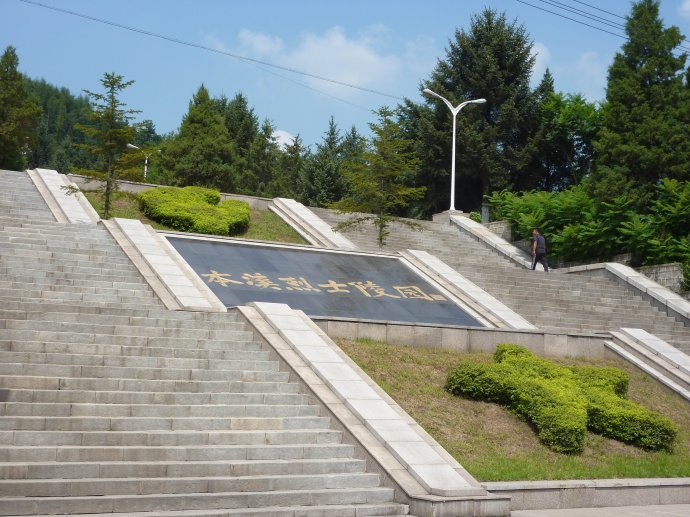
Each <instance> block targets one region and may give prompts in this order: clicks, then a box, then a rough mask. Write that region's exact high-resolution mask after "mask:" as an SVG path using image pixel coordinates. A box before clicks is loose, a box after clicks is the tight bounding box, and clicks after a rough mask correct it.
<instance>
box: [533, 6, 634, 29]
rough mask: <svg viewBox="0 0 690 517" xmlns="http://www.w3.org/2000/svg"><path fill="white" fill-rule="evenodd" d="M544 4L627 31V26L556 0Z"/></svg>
mask: <svg viewBox="0 0 690 517" xmlns="http://www.w3.org/2000/svg"><path fill="white" fill-rule="evenodd" d="M540 1H541V2H542V3H544V4H549V5H553V6H554V7H556V8H558V9H563V10H564V11H568V12H571V13H573V14H576V15H577V16H582V17H584V18H588V19H590V20H593V21H595V22H597V23H603V24H604V25H608V26H609V27H613V28H614V29H623V30H625V26H624V25H622V24H620V23H617V22H612V21H611V20H608V19H606V18H604V17H602V16H597V15H596V14H592V13H589V12H587V11H583V10H582V9H578V8H576V7H571V6H569V5H567V4H564V3H563V2H557V1H555V0H540Z"/></svg>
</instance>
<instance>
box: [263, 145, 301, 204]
mask: <svg viewBox="0 0 690 517" xmlns="http://www.w3.org/2000/svg"><path fill="white" fill-rule="evenodd" d="M307 151H308V150H307V149H305V147H304V145H303V144H302V138H301V137H300V135H296V136H295V138H294V139H293V140H292V142H291V143H290V144H289V145H287V146H286V147H285V149H283V152H281V153H280V158H279V160H280V163H279V166H278V169H277V171H276V174H275V176H274V178H273V183H272V184H271V194H270V195H271V196H272V197H289V198H296V197H298V187H297V185H298V182H299V173H300V171H301V170H302V166H303V165H304V161H305V156H306V155H307Z"/></svg>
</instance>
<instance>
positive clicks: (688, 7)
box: [678, 0, 690, 19]
mask: <svg viewBox="0 0 690 517" xmlns="http://www.w3.org/2000/svg"><path fill="white" fill-rule="evenodd" d="M678 14H679V15H680V16H682V17H683V18H688V19H690V0H683V3H682V4H680V6H679V7H678Z"/></svg>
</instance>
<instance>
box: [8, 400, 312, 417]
mask: <svg viewBox="0 0 690 517" xmlns="http://www.w3.org/2000/svg"><path fill="white" fill-rule="evenodd" d="M319 414H320V410H319V407H318V406H313V405H312V406H307V405H297V404H289V405H270V404H263V403H260V404H238V405H229V404H203V405H168V404H128V403H124V404H112V403H111V404H97V403H85V404H81V403H73V402H69V403H63V402H52V403H40V402H0V417H1V416H35V417H68V416H76V417H85V416H93V417H117V418H124V417H135V418H142V417H151V418H191V417H200V418H213V417H218V418H231V417H258V418H263V417H267V418H268V417H270V418H275V417H295V416H319Z"/></svg>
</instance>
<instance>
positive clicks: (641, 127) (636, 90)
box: [589, 0, 690, 207]
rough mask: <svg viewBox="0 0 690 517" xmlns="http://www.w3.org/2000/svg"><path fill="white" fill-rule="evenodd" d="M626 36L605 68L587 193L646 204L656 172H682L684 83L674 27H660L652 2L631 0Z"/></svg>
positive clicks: (688, 117)
mask: <svg viewBox="0 0 690 517" xmlns="http://www.w3.org/2000/svg"><path fill="white" fill-rule="evenodd" d="M625 31H626V34H627V36H628V41H627V42H626V43H624V44H623V47H622V52H620V53H618V54H616V56H615V58H614V60H613V64H612V65H611V67H610V68H609V77H608V85H607V90H606V105H605V108H604V110H603V121H602V130H601V132H600V134H599V138H598V139H597V141H596V144H595V148H596V151H597V153H598V160H597V162H596V167H595V169H594V171H593V174H592V177H591V178H590V181H589V186H590V189H591V192H592V193H593V194H594V195H595V196H596V197H598V198H600V199H606V198H607V197H608V196H609V195H610V193H611V192H616V193H619V194H623V195H626V196H628V197H630V198H631V199H633V200H634V201H635V203H636V204H637V206H638V207H645V206H648V204H649V201H650V200H651V199H652V198H653V195H654V190H655V185H656V184H657V183H658V181H659V180H660V179H661V178H676V179H681V180H687V179H690V139H689V138H688V135H689V134H690V89H689V88H688V85H687V82H686V80H687V76H686V70H685V62H686V54H678V55H675V54H674V49H676V48H677V47H678V45H679V44H680V43H681V42H682V41H683V35H682V34H681V33H680V31H679V30H678V28H677V27H669V28H664V26H663V23H662V21H661V19H660V18H659V2H657V1H654V0H641V1H639V2H637V3H636V4H634V5H633V7H632V12H631V14H630V16H629V17H628V19H627V22H626V26H625Z"/></svg>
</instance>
